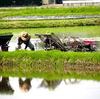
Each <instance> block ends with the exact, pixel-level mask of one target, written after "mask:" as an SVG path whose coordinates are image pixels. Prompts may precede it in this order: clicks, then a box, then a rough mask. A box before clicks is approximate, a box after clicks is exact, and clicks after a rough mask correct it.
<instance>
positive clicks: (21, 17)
mask: <svg viewBox="0 0 100 99" xmlns="http://www.w3.org/2000/svg"><path fill="white" fill-rule="evenodd" d="M84 18H100V15H92V16H91V15H79V16H75V15H70V16H15V17H5V18H3V20H44V19H84Z"/></svg>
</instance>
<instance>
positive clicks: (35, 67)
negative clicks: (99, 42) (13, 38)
mask: <svg viewBox="0 0 100 99" xmlns="http://www.w3.org/2000/svg"><path fill="white" fill-rule="evenodd" d="M73 74H75V75H73ZM99 74H100V52H61V51H34V52H33V51H16V52H1V53H0V75H3V76H26V77H32V76H33V77H34V76H35V77H47V75H52V76H53V77H54V78H58V77H57V75H58V76H60V77H61V76H62V77H66V76H71V77H73V76H76V77H77V76H78V77H80V76H79V75H82V77H83V78H84V77H86V75H88V77H89V76H91V77H94V79H98V76H99ZM53 77H50V78H53ZM88 77H87V78H88ZM91 77H90V78H91ZM99 80H100V79H99Z"/></svg>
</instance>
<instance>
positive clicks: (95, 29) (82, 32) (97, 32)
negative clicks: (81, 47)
mask: <svg viewBox="0 0 100 99" xmlns="http://www.w3.org/2000/svg"><path fill="white" fill-rule="evenodd" d="M22 31H27V32H29V33H30V34H31V36H32V37H35V36H34V34H36V33H40V34H41V33H42V34H43V33H51V32H54V33H55V34H57V35H62V34H66V35H68V36H80V37H96V36H98V37H100V26H77V27H56V28H24V29H0V34H2V33H9V32H11V33H13V34H14V35H16V36H17V35H18V34H19V33H20V32H22Z"/></svg>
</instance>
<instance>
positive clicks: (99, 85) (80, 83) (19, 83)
mask: <svg viewBox="0 0 100 99" xmlns="http://www.w3.org/2000/svg"><path fill="white" fill-rule="evenodd" d="M3 81H5V83H3ZM20 98H23V99H32V98H35V99H54V98H55V99H62V98H63V99H67V98H68V99H100V81H92V80H80V79H74V78H72V79H65V80H45V79H39V78H30V79H29V78H12V77H9V78H4V77H0V99H20Z"/></svg>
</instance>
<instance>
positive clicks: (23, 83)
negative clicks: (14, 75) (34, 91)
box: [19, 78, 31, 92]
mask: <svg viewBox="0 0 100 99" xmlns="http://www.w3.org/2000/svg"><path fill="white" fill-rule="evenodd" d="M19 87H20V89H21V90H22V91H24V92H27V91H29V90H30V88H31V79H25V80H22V79H21V78H19Z"/></svg>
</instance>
